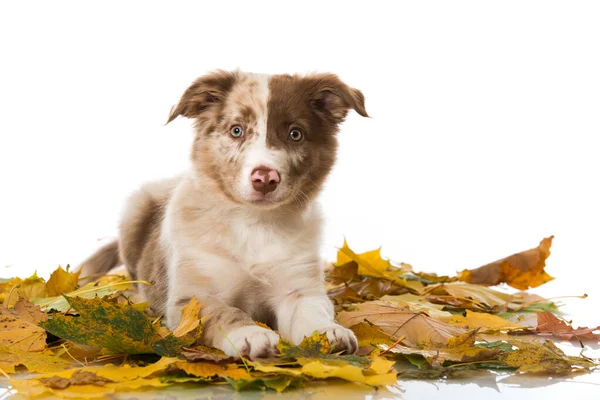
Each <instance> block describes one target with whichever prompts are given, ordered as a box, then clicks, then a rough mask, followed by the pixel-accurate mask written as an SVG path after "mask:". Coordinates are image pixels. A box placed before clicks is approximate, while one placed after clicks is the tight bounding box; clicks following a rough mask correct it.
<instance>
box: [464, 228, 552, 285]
mask: <svg viewBox="0 0 600 400" xmlns="http://www.w3.org/2000/svg"><path fill="white" fill-rule="evenodd" d="M552 239H553V236H550V237H548V238H545V239H543V240H542V241H541V242H540V245H539V246H538V247H536V248H534V249H530V250H527V251H523V252H521V253H517V254H513V255H512V256H508V257H506V258H503V259H501V260H498V261H495V262H493V263H491V264H487V265H484V266H483V267H479V268H477V269H472V270H464V271H462V272H461V273H460V274H459V276H458V278H459V279H460V280H461V281H465V282H469V283H476V284H483V285H497V284H499V283H502V282H506V283H507V284H508V285H510V286H512V287H514V288H516V289H520V290H526V289H528V288H530V287H538V286H540V285H542V284H544V283H546V282H549V281H551V280H552V279H554V278H552V277H551V276H550V275H548V274H547V273H546V271H544V267H545V266H546V259H547V258H548V256H549V255H550V246H551V245H552Z"/></svg>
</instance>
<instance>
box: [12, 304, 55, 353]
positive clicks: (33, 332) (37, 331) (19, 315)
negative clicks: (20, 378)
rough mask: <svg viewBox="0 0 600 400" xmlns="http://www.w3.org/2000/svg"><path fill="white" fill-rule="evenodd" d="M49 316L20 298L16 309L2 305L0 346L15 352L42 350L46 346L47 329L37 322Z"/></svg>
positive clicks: (15, 306)
mask: <svg viewBox="0 0 600 400" xmlns="http://www.w3.org/2000/svg"><path fill="white" fill-rule="evenodd" d="M46 320H48V316H47V315H46V314H45V313H43V312H41V311H40V308H39V307H38V306H35V305H33V304H31V302H29V301H27V300H24V299H19V300H18V301H17V302H16V303H15V305H14V310H9V309H8V308H6V307H4V306H0V346H2V347H6V348H8V350H10V351H11V352H13V353H20V352H29V351H32V352H35V351H42V350H44V349H45V348H46V331H45V330H44V329H43V328H40V327H39V326H38V325H37V324H38V323H39V322H41V321H46Z"/></svg>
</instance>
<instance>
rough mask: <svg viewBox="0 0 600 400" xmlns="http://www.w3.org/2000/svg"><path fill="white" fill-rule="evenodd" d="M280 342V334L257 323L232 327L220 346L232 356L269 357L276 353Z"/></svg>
mask: <svg viewBox="0 0 600 400" xmlns="http://www.w3.org/2000/svg"><path fill="white" fill-rule="evenodd" d="M277 343H279V335H277V334H276V333H275V332H273V331H271V330H269V329H265V328H262V327H260V326H256V325H248V326H242V327H239V328H235V329H232V330H231V331H229V332H228V333H227V334H226V337H225V338H223V340H222V341H221V345H220V346H218V347H219V348H220V349H221V350H223V352H224V353H225V354H227V355H228V356H231V357H235V356H239V355H242V356H247V357H250V359H252V360H253V359H255V358H268V357H271V356H273V355H274V354H275V348H276V346H277Z"/></svg>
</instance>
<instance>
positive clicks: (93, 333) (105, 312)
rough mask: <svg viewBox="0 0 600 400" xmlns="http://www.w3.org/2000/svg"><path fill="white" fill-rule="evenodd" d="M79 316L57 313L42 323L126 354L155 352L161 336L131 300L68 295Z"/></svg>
mask: <svg viewBox="0 0 600 400" xmlns="http://www.w3.org/2000/svg"><path fill="white" fill-rule="evenodd" d="M65 299H66V301H67V302H68V304H69V305H70V307H72V308H73V309H75V310H76V311H77V312H78V313H79V316H69V315H54V316H53V317H52V318H51V319H50V320H48V321H46V322H42V323H41V324H40V326H42V327H43V328H44V329H46V330H47V331H48V332H50V333H52V334H53V335H55V336H58V337H60V338H63V339H68V340H71V341H73V342H75V343H80V344H85V345H87V346H93V347H102V348H105V349H109V350H112V351H115V352H119V353H125V354H144V353H154V349H153V347H152V345H153V344H154V343H156V342H158V341H160V340H161V339H162V338H161V337H160V336H159V335H158V327H157V326H155V325H153V324H152V322H151V321H150V320H149V319H148V317H146V315H145V314H144V313H143V312H141V311H138V310H136V309H134V308H132V307H131V306H130V305H128V304H118V303H115V302H109V301H106V300H103V299H101V298H98V297H97V298H94V299H84V298H79V297H68V296H65Z"/></svg>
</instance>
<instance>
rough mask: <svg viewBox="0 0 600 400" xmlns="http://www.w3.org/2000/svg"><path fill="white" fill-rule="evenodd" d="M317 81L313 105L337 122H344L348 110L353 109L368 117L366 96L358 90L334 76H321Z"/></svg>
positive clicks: (315, 77) (316, 77) (314, 77)
mask: <svg viewBox="0 0 600 400" xmlns="http://www.w3.org/2000/svg"><path fill="white" fill-rule="evenodd" d="M312 79H314V80H315V94H314V95H313V105H314V107H315V108H316V109H317V111H320V112H322V113H324V114H325V115H326V116H327V117H329V118H331V119H333V120H334V121H335V122H338V123H339V122H342V121H343V120H344V119H345V118H346V115H347V114H348V110H350V109H353V110H354V111H356V112H357V113H358V114H359V115H362V116H363V117H368V116H369V115H368V114H367V110H366V109H365V96H364V95H363V94H362V92H361V91H360V90H358V89H353V88H351V87H350V86H348V85H346V84H345V83H344V82H342V81H341V80H340V78H338V77H337V75H334V74H319V75H315V76H313V77H312Z"/></svg>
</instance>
